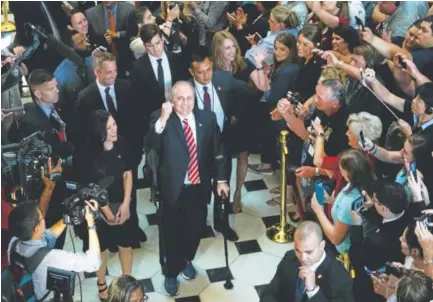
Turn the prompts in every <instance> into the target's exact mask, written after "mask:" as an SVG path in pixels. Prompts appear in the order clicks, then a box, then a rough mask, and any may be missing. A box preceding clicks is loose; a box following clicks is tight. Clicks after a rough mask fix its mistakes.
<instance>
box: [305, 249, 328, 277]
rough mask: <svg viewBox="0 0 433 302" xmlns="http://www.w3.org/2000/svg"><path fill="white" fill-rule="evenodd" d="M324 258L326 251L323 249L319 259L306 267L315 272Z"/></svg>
mask: <svg viewBox="0 0 433 302" xmlns="http://www.w3.org/2000/svg"><path fill="white" fill-rule="evenodd" d="M325 258H326V252H325V251H324V252H323V255H322V257H321V258H320V260H319V261H317V262H316V263H314V264H313V265H310V266H309V267H308V268H309V269H310V270H311V271H313V272H316V270H317V268H318V267H319V266H320V265H321V264H322V263H323V261H325Z"/></svg>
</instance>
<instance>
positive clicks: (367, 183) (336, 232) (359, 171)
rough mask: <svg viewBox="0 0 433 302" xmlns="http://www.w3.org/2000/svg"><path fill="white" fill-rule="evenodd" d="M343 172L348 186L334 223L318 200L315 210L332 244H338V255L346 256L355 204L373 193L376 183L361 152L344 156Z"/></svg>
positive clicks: (340, 197) (337, 205) (338, 200)
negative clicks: (364, 196) (352, 211)
mask: <svg viewBox="0 0 433 302" xmlns="http://www.w3.org/2000/svg"><path fill="white" fill-rule="evenodd" d="M340 173H341V175H342V176H343V178H344V179H345V180H346V181H347V185H346V186H345V187H344V189H343V190H342V191H341V192H340V193H339V194H338V195H337V197H336V199H335V201H334V203H333V206H332V211H331V215H332V218H333V220H334V222H331V221H330V220H329V219H328V217H327V216H326V213H325V211H324V209H323V206H322V205H320V204H319V202H318V201H317V198H316V194H314V195H313V198H312V199H311V208H312V210H313V211H314V213H315V214H316V216H317V219H318V221H319V223H320V225H321V227H322V229H323V232H324V233H325V235H326V237H327V238H328V239H329V241H330V242H331V243H332V244H333V245H335V247H336V249H337V251H338V253H340V254H343V253H344V252H346V251H347V250H348V249H349V248H350V236H349V228H350V226H351V225H353V220H352V217H351V215H350V212H351V209H352V204H353V203H354V202H357V201H360V200H362V199H363V195H362V191H366V192H367V194H370V195H371V194H372V191H373V183H374V181H375V180H376V176H375V175H374V172H373V169H372V167H371V164H370V161H369V159H368V158H367V156H365V154H364V153H362V152H361V151H360V150H356V149H351V150H347V151H344V152H343V153H342V154H341V155H340Z"/></svg>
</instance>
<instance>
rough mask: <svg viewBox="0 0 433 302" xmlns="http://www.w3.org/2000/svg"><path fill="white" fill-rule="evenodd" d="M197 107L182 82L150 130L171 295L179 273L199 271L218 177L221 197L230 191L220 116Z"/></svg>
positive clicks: (185, 275)
mask: <svg viewBox="0 0 433 302" xmlns="http://www.w3.org/2000/svg"><path fill="white" fill-rule="evenodd" d="M194 106H195V91H194V88H193V86H192V84H191V83H189V82H184V81H179V82H177V83H176V84H174V86H173V88H172V93H171V102H165V103H164V104H162V108H161V110H157V111H155V112H154V113H152V115H151V117H150V127H149V132H148V134H147V141H148V145H149V147H150V148H152V149H155V150H157V152H158V155H159V158H160V165H159V171H158V172H159V176H160V179H159V185H160V186H159V188H160V192H161V208H162V209H161V215H162V218H161V221H162V223H161V226H160V232H162V236H161V237H162V243H163V247H164V248H163V252H162V253H163V258H164V263H163V273H164V275H165V282H164V289H165V291H166V293H167V294H168V295H170V296H176V295H177V293H178V289H179V282H178V280H177V276H178V275H179V273H182V276H183V278H184V279H186V280H192V279H194V278H195V277H196V275H197V273H196V270H195V268H194V266H193V265H192V263H191V261H192V260H193V259H194V256H195V253H196V251H197V248H198V246H199V243H200V238H201V235H202V233H203V229H204V227H205V225H206V215H207V202H208V200H209V198H210V194H209V192H211V190H212V182H211V179H212V177H213V178H214V179H215V180H216V181H217V182H218V184H217V188H216V192H217V194H218V195H219V196H222V195H223V194H225V195H226V196H228V192H229V186H228V185H227V179H226V178H225V160H226V159H225V157H224V155H223V153H222V150H221V148H220V130H219V128H218V124H217V120H216V116H215V114H214V113H213V112H211V111H204V110H195V111H193V110H194ZM223 192H224V193H223Z"/></svg>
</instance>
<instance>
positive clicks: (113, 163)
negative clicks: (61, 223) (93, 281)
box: [84, 110, 140, 300]
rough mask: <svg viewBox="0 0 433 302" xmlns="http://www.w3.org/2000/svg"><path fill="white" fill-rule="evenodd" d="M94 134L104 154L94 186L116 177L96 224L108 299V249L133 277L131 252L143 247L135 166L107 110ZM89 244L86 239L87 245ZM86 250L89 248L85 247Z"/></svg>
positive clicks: (97, 116) (102, 287)
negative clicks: (134, 201)
mask: <svg viewBox="0 0 433 302" xmlns="http://www.w3.org/2000/svg"><path fill="white" fill-rule="evenodd" d="M94 131H95V134H96V135H97V136H98V137H99V138H100V142H102V143H101V144H100V148H101V153H100V154H99V156H98V157H97V159H96V161H95V169H94V170H95V178H94V180H95V183H97V182H99V181H100V180H101V179H103V178H105V177H109V176H111V177H113V182H112V184H111V185H110V186H109V187H108V204H107V205H106V206H102V207H101V210H102V212H103V215H104V216H105V218H106V221H107V222H108V223H107V222H105V221H103V220H99V222H97V232H98V237H99V243H100V246H101V259H102V264H101V267H100V268H99V270H98V272H97V277H98V279H97V281H98V289H99V296H100V298H101V300H103V299H106V297H107V284H106V281H105V272H106V267H107V260H108V258H107V256H106V255H105V251H106V250H107V249H110V250H111V251H113V250H118V251H119V259H120V264H121V267H122V274H123V275H131V271H132V259H133V257H132V249H133V248H139V247H140V241H139V231H140V230H139V228H138V226H137V225H136V224H134V223H132V222H131V220H129V218H130V214H131V213H130V201H131V193H132V189H133V182H132V171H131V170H132V167H133V163H132V162H131V161H130V159H131V156H130V154H129V150H128V146H127V145H126V142H125V140H124V139H123V138H122V137H119V136H118V134H117V125H116V121H115V120H114V118H113V117H112V116H111V115H110V114H109V113H108V112H107V111H104V110H97V111H96V112H95V113H94ZM86 244H87V242H86V240H84V246H85V245H86ZM84 248H85V249H86V247H84Z"/></svg>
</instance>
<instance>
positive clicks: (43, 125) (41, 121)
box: [18, 102, 72, 156]
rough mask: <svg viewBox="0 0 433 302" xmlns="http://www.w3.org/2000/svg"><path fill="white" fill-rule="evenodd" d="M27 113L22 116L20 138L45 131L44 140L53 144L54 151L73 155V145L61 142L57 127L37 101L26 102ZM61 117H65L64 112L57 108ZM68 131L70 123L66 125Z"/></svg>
mask: <svg viewBox="0 0 433 302" xmlns="http://www.w3.org/2000/svg"><path fill="white" fill-rule="evenodd" d="M24 110H25V114H24V116H23V117H22V120H21V123H20V125H19V129H18V136H19V138H20V139H22V138H24V137H26V136H29V135H30V134H33V133H35V132H36V131H41V132H42V133H43V141H44V142H45V143H47V144H49V145H51V147H52V149H53V153H55V154H56V153H57V155H61V156H70V155H72V147H71V146H70V143H68V142H60V139H59V137H58V135H57V132H56V129H55V128H53V126H52V124H51V122H50V119H49V118H48V117H47V116H46V115H45V113H44V112H43V111H42V109H41V108H40V107H39V105H38V104H36V103H35V102H32V103H27V104H24ZM56 111H57V113H58V114H59V116H60V118H62V119H63V117H62V115H63V112H62V110H61V109H59V108H56ZM66 131H67V132H68V125H66Z"/></svg>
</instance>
